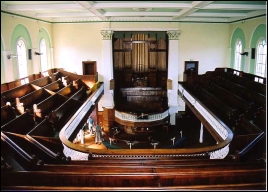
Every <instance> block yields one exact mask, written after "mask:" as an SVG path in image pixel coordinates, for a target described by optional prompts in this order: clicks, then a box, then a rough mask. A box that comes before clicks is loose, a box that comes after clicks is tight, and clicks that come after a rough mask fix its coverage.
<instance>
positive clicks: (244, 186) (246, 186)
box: [2, 182, 266, 191]
mask: <svg viewBox="0 0 268 192" xmlns="http://www.w3.org/2000/svg"><path fill="white" fill-rule="evenodd" d="M2 189H3V190H19V191H24V190H57V191H60V190H62V191H79V190H83V191H99V190H104V191H167V190H168V191H174V190H198V191H202V190H265V189H266V182H258V183H239V184H209V185H177V186H164V187H161V186H157V187H155V186H147V187H116V188H114V187H80V186H2Z"/></svg>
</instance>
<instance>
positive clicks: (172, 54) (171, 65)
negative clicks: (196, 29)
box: [167, 30, 180, 125]
mask: <svg viewBox="0 0 268 192" xmlns="http://www.w3.org/2000/svg"><path fill="white" fill-rule="evenodd" d="M167 34H168V39H169V43H168V45H169V48H168V79H170V80H172V86H171V89H168V90H167V93H168V105H169V114H170V124H171V125H175V124H176V119H175V117H176V115H175V114H176V113H177V112H178V110H179V104H178V78H179V63H178V61H179V35H180V31H179V30H172V31H167Z"/></svg>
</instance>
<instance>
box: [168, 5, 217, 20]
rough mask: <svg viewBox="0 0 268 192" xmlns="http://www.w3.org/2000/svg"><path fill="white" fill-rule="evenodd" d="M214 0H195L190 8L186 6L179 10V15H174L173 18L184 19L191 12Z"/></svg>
mask: <svg viewBox="0 0 268 192" xmlns="http://www.w3.org/2000/svg"><path fill="white" fill-rule="evenodd" d="M213 2H214V1H193V2H192V6H191V7H190V8H185V9H183V10H181V11H180V12H179V16H176V17H173V20H177V19H182V18H184V17H186V16H189V15H190V14H192V13H194V12H196V11H197V10H199V9H201V8H203V7H205V6H207V5H209V4H211V3H213Z"/></svg>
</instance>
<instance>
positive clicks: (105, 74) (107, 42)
mask: <svg viewBox="0 0 268 192" xmlns="http://www.w3.org/2000/svg"><path fill="white" fill-rule="evenodd" d="M101 34H102V36H103V40H102V50H103V51H102V70H101V72H100V75H102V78H103V83H104V95H103V97H102V99H101V101H100V102H101V103H102V107H106V108H113V107H114V98H113V90H110V80H111V79H113V55H112V54H113V52H112V37H113V31H111V30H102V31H101Z"/></svg>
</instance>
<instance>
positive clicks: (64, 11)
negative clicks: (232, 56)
mask: <svg viewBox="0 0 268 192" xmlns="http://www.w3.org/2000/svg"><path fill="white" fill-rule="evenodd" d="M266 2H267V1H1V12H3V13H11V14H14V16H25V17H27V18H33V19H37V20H42V21H47V22H50V23H58V22H72V23H73V22H74V23H75V22H99V21H111V22H113V21H120V22H121V21H122V22H126V21H129V22H135V21H154V22H155V21H158V22H161V21H163V22H164V21H165V22H167V21H168V22H212V23H232V22H236V21H241V20H247V19H251V18H256V17H261V16H266Z"/></svg>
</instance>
